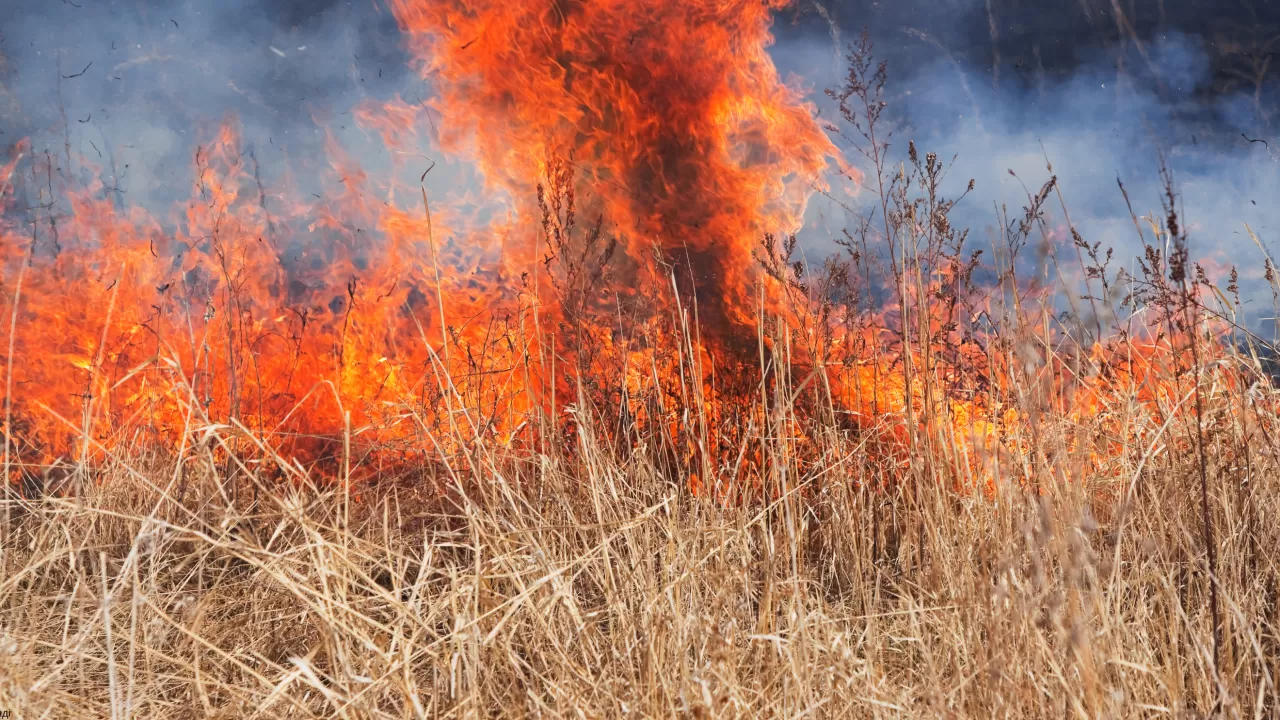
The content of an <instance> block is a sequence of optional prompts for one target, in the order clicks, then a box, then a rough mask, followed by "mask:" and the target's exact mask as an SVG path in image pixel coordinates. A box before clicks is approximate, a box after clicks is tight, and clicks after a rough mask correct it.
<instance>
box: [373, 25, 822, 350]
mask: <svg viewBox="0 0 1280 720" xmlns="http://www.w3.org/2000/svg"><path fill="white" fill-rule="evenodd" d="M783 4H785V3H781V2H778V0H770V1H769V2H761V0H693V1H690V2H672V1H671V0H603V1H598V0H593V1H591V2H562V1H559V0H557V1H550V2H502V1H500V0H444V1H442V2H424V1H422V0H393V1H392V3H391V5H392V8H393V10H394V12H395V15H396V18H397V19H398V20H399V22H400V25H401V27H402V28H403V30H404V31H405V33H406V35H407V36H408V38H409V42H410V47H411V48H412V49H413V51H414V52H415V54H416V55H417V57H418V58H419V59H420V61H421V67H422V73H423V76H424V77H425V78H426V79H427V80H428V81H429V82H430V83H431V84H432V86H433V87H434V89H435V91H436V100H435V105H434V106H435V108H436V109H437V110H438V111H439V113H440V114H441V115H442V116H443V117H444V125H445V127H446V130H445V133H444V137H443V138H442V141H443V143H444V145H445V147H446V148H447V149H450V150H453V151H455V152H470V153H474V156H475V158H476V159H477V161H478V163H479V165H480V167H481V169H482V171H483V172H484V174H485V177H486V178H487V179H488V181H489V182H490V183H492V184H493V185H495V186H497V187H501V188H503V189H506V190H508V191H510V192H511V194H512V195H513V196H515V197H521V198H528V197H531V196H532V194H533V193H532V190H533V184H534V183H536V182H537V181H538V179H539V178H542V177H544V176H545V175H546V174H547V164H548V162H549V161H552V160H559V161H562V162H566V163H569V164H570V165H571V166H572V167H573V168H576V169H577V170H578V171H579V174H580V178H579V179H580V180H581V186H582V187H583V188H586V189H587V192H589V193H590V196H591V200H592V202H591V204H590V208H589V211H590V212H592V213H597V214H601V215H603V217H604V218H605V220H606V222H608V223H609V226H610V229H611V230H612V231H613V232H614V233H616V234H617V235H618V237H620V238H621V239H622V241H623V243H624V245H625V248H626V250H627V257H628V259H629V261H630V265H631V267H628V268H627V269H626V270H625V272H626V273H627V274H628V277H625V278H623V280H624V282H623V283H622V287H631V288H635V287H638V286H642V285H643V286H647V287H652V288H655V289H656V288H661V287H664V286H666V285H669V284H670V279H669V277H668V276H667V275H668V272H669V270H668V271H666V272H664V271H663V270H661V269H657V268H655V267H654V266H653V265H654V262H653V261H654V252H653V251H654V250H657V251H659V252H658V255H659V259H660V260H664V261H666V262H668V263H670V264H672V265H674V266H675V267H676V268H677V270H676V272H675V275H676V277H677V280H678V281H679V282H682V283H688V284H687V285H685V286H684V287H685V288H686V289H687V290H689V291H691V292H692V294H693V295H694V296H695V297H696V299H697V301H698V308H699V311H700V314H701V318H702V319H703V321H704V322H703V325H704V326H705V327H706V328H708V332H711V333H714V334H715V336H716V337H717V339H719V340H724V341H726V342H727V341H729V340H730V339H731V338H734V339H738V340H741V339H742V336H743V335H745V336H746V337H750V334H751V333H750V331H749V330H748V328H749V327H750V326H751V324H752V323H754V320H755V317H754V315H755V310H754V305H755V303H754V302H753V300H752V292H751V288H752V285H753V277H752V268H753V267H754V266H755V263H754V262H753V259H752V249H753V248H755V247H756V246H757V245H758V243H759V239H760V237H761V235H762V234H763V233H766V232H791V231H794V230H795V229H797V228H798V227H799V225H800V217H801V214H802V213H803V210H804V204H805V200H806V199H807V196H808V193H809V192H810V191H811V189H812V188H813V187H815V186H816V185H818V184H820V183H821V182H822V178H823V172H824V171H825V170H826V168H827V165H828V162H829V161H830V160H831V158H832V156H833V155H834V147H833V145H832V144H831V142H830V140H829V139H828V138H827V137H826V135H825V134H824V132H823V131H822V128H821V127H820V126H819V125H818V123H817V122H816V121H815V119H814V110H813V108H812V107H810V106H808V105H807V104H805V103H803V102H802V101H801V97H800V95H799V94H798V93H797V92H796V91H795V90H793V89H791V88H789V87H787V86H786V85H784V84H783V83H782V82H781V81H780V80H779V78H778V73H777V71H776V69H775V67H774V64H773V61H772V60H771V58H770V57H769V55H768V53H767V52H766V48H767V47H768V45H769V44H770V42H771V36H770V34H769V26H770V21H771V10H772V9H776V8H777V7H780V6H781V5H783ZM690 285H691V287H690Z"/></svg>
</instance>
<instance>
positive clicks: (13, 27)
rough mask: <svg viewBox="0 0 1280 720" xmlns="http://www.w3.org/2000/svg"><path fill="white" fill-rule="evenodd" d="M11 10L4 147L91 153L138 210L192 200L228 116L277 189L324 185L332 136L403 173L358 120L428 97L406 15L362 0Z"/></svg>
mask: <svg viewBox="0 0 1280 720" xmlns="http://www.w3.org/2000/svg"><path fill="white" fill-rule="evenodd" d="M14 2H16V7H14V8H13V9H12V11H9V12H8V15H9V17H8V18H7V19H6V21H5V23H4V25H3V30H2V33H3V37H0V110H3V111H4V117H3V122H0V133H3V134H0V145H7V144H11V143H13V142H15V141H17V140H18V139H20V138H23V137H26V138H29V139H30V140H31V142H32V145H33V149H34V150H35V151H36V152H37V153H42V152H44V151H45V150H48V151H49V152H50V154H51V156H52V157H54V158H61V162H60V163H59V165H58V166H57V168H56V169H57V170H59V171H66V170H67V168H63V167H62V166H63V165H66V164H68V162H69V160H68V155H70V156H73V157H82V158H86V159H87V160H88V161H89V162H92V163H95V164H97V165H99V166H100V167H102V168H104V169H105V172H106V174H107V175H108V176H109V177H108V179H107V184H108V185H109V186H114V187H116V188H118V190H119V192H120V194H121V195H122V197H124V198H125V199H126V200H127V202H128V203H130V204H135V205H145V206H148V207H152V208H158V207H163V206H165V205H167V204H169V203H172V202H174V201H175V200H178V199H180V198H182V197H183V196H184V195H185V194H187V193H188V192H189V187H190V182H191V180H192V167H193V160H192V158H193V155H194V152H195V150H196V148H197V147H198V145H199V144H200V143H201V142H207V141H208V140H209V139H210V137H211V136H212V135H213V134H214V133H215V132H216V130H217V128H218V126H219V125H220V124H221V123H223V122H224V121H227V120H231V121H232V122H233V124H234V125H235V127H236V129H237V131H238V132H239V134H240V135H241V138H242V143H243V147H244V148H245V149H246V150H247V151H249V152H252V153H253V154H254V156H255V158H256V159H257V160H258V161H259V163H260V165H261V168H262V173H263V175H264V180H266V181H274V180H277V179H279V178H280V177H281V176H283V175H285V174H286V173H288V174H290V175H292V176H293V177H295V178H297V179H298V180H299V182H298V189H299V190H305V191H308V192H317V191H318V188H316V187H313V186H312V185H313V184H314V183H310V178H311V177H312V176H313V175H314V173H315V172H316V171H317V170H318V169H320V168H323V167H324V165H325V153H324V144H325V137H326V136H325V133H326V131H328V132H331V133H333V135H334V136H335V137H336V138H337V139H338V140H339V142H340V144H341V145H342V146H343V147H345V148H347V149H348V150H350V151H352V152H353V153H354V154H355V155H356V157H358V159H359V160H360V161H361V163H362V164H363V165H364V167H365V169H366V170H368V171H369V172H370V173H371V174H374V173H390V172H392V171H393V169H392V167H391V166H392V164H391V163H390V162H389V157H388V154H387V151H386V149H385V148H380V147H379V146H378V145H379V144H378V143H376V142H372V141H371V138H370V137H369V133H366V132H361V131H360V130H359V129H358V128H357V123H356V122H354V117H353V115H352V113H353V112H354V110H355V109H356V108H358V107H359V106H360V105H361V103H362V102H365V101H377V102H385V101H386V100H388V99H390V98H392V97H394V96H396V95H399V96H401V97H403V98H404V99H405V101H406V102H407V103H413V102H416V101H417V100H419V99H421V98H424V97H426V95H427V93H428V92H429V88H426V87H424V86H423V84H422V83H421V82H420V81H419V80H417V79H416V78H415V77H413V76H412V75H411V74H410V73H409V71H408V60H407V58H406V56H405V54H404V51H403V48H402V44H401V42H400V38H399V33H398V31H397V28H396V25H395V22H394V19H393V18H392V17H390V15H389V14H388V13H386V12H385V11H382V10H380V9H379V8H378V7H377V6H376V5H375V4H373V3H372V2H366V1H364V0H360V1H352V0H321V1H319V2H310V1H308V2H301V1H299V0H227V1H226V2H217V3H211V2H196V1H193V0H153V1H149V2H145V3H144V2H138V3H134V2H126V1H124V0H105V1H103V0H99V1H95V0H54V1H48V0H14ZM11 4H14V3H11ZM375 139H376V138H375ZM422 154H424V155H425V154H427V153H426V152H423V153H422ZM70 164H71V165H72V166H73V167H72V168H71V170H72V172H73V173H75V172H78V171H79V170H78V168H76V167H75V166H76V165H77V163H75V162H70ZM423 164H424V165H425V164H427V162H425V161H424V163H423ZM420 172H421V169H419V170H418V171H417V172H414V171H413V170H412V169H405V170H404V171H403V174H404V177H405V178H408V177H409V176H410V175H412V176H413V177H415V178H416V177H417V176H418V174H419V173H420ZM446 174H447V173H445V172H444V171H443V170H442V171H441V172H433V173H432V176H431V178H429V180H430V181H432V182H437V183H438V182H440V181H441V178H442V177H444V176H445V175H446ZM415 184H416V183H415Z"/></svg>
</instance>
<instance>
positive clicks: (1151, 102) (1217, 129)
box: [774, 2, 1280, 337]
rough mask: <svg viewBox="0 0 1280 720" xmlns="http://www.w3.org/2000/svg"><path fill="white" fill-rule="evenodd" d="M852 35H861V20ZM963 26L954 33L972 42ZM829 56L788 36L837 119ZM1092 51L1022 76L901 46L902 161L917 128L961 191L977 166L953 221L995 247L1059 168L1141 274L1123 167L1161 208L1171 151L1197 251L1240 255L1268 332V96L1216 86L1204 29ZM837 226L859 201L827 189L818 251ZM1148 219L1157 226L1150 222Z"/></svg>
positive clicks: (1138, 202)
mask: <svg viewBox="0 0 1280 720" xmlns="http://www.w3.org/2000/svg"><path fill="white" fill-rule="evenodd" d="M973 5H975V6H976V7H974V8H972V9H971V12H978V13H983V14H985V9H984V8H983V7H982V3H976V2H975V3H973ZM957 18H958V16H955V17H953V18H952V19H953V20H955V25H956V26H957V27H964V26H965V23H964V22H961V21H959V20H958V19H957ZM909 30H910V29H908V30H906V31H904V30H903V29H902V28H897V29H896V33H893V32H890V31H889V30H883V31H882V32H881V33H880V35H879V36H876V35H873V36H872V40H873V41H874V42H878V43H879V45H880V46H881V47H883V46H890V47H891V48H897V49H898V50H899V52H898V53H897V54H898V55H902V54H903V53H902V52H901V45H902V44H903V43H904V42H909V41H912V40H915V41H919V40H920V37H919V36H918V35H916V36H913V35H911V34H910V32H909ZM844 36H845V38H846V39H853V37H852V34H851V33H848V32H846V33H844ZM958 36H959V33H956V34H955V36H953V37H952V38H950V41H951V42H955V43H958V44H960V45H961V46H964V41H962V40H961V39H959V37H958ZM968 42H969V43H974V42H990V41H989V39H987V38H985V37H983V38H982V39H981V40H977V39H973V38H970V39H969V40H968ZM939 47H941V43H939ZM935 50H937V48H935ZM832 54H833V53H832V48H831V40H830V37H829V36H828V35H826V34H824V33H821V32H820V29H819V28H812V27H811V28H809V29H808V31H807V32H805V33H798V34H794V35H792V36H791V37H788V38H786V39H783V40H782V41H781V42H780V43H779V46H778V47H777V48H776V50H775V53H774V55H775V57H776V58H777V60H778V63H779V65H780V66H781V67H783V68H785V69H788V70H791V71H793V72H795V73H797V74H798V75H799V76H800V77H802V78H803V82H804V83H806V85H807V86H808V87H809V88H810V89H811V95H812V96H813V97H814V98H815V101H816V102H818V103H819V105H820V106H821V113H822V115H823V116H824V117H825V118H828V119H830V120H836V119H837V113H836V108H835V107H834V104H833V103H832V102H831V101H830V100H829V99H826V98H822V97H821V92H820V91H821V90H822V89H824V88H838V87H839V86H840V84H841V82H842V78H841V77H840V75H839V74H838V73H837V71H836V69H835V68H834V67H833V66H834V63H833V62H832V60H831V58H832ZM888 54H889V55H890V56H891V57H892V56H893V55H894V53H893V52H890V53H888ZM877 55H878V56H879V57H884V54H883V53H880V52H877ZM1080 55H1081V57H1079V58H1078V59H1077V60H1076V62H1074V63H1073V67H1072V69H1071V71H1070V72H1067V73H1057V74H1053V73H1045V74H1041V75H1037V74H1036V73H1035V72H1033V71H1028V72H1026V73H1024V74H1023V75H1021V76H1019V75H1017V74H1015V72H1012V71H1016V70H1017V68H1008V70H1009V71H1010V72H1006V73H1005V76H1004V80H1003V81H1002V82H1000V84H999V85H998V86H997V85H996V83H995V82H994V81H993V72H992V69H991V67H990V66H985V65H984V66H979V65H975V64H973V63H970V62H967V61H964V60H962V59H961V54H959V53H950V52H942V51H941V50H938V52H936V53H935V57H934V58H933V59H932V60H931V61H929V62H924V63H919V64H916V65H914V66H906V67H903V66H897V65H894V64H893V62H892V60H891V61H890V65H889V68H888V73H889V85H888V86H887V88H886V98H887V100H888V102H889V106H888V107H887V108H886V115H885V117H886V123H885V125H886V127H885V128H883V130H888V129H892V131H893V140H892V148H891V156H892V161H893V163H896V162H897V161H899V160H905V155H906V147H907V142H908V140H914V141H915V143H916V145H917V146H918V147H919V148H920V150H921V152H925V151H933V152H936V153H938V155H939V157H940V158H942V159H943V160H945V161H948V162H950V163H951V168H952V169H951V171H950V173H949V181H948V183H947V185H946V188H947V190H948V192H949V193H950V195H952V196H955V195H958V194H959V193H960V192H962V191H963V190H964V187H965V185H966V184H967V183H968V181H969V180H970V179H973V180H974V181H975V184H976V187H975V190H974V192H972V193H970V194H969V195H968V196H967V198H966V199H965V201H964V202H963V203H962V204H961V205H960V206H959V207H958V208H957V210H956V212H955V213H953V216H952V220H953V222H955V223H957V224H960V225H962V226H967V227H970V228H972V230H973V231H974V233H973V235H972V239H971V241H970V242H971V244H972V247H973V248H975V249H985V250H986V251H987V252H988V253H989V252H990V251H991V238H992V237H993V236H994V235H996V234H997V231H998V227H999V225H1000V223H1001V221H1002V218H1004V217H1005V214H1006V212H1007V217H1008V218H1009V219H1017V218H1020V217H1021V215H1022V212H1021V211H1022V208H1023V207H1024V206H1026V205H1027V204H1028V199H1029V198H1028V195H1029V194H1034V193H1036V192H1037V191H1038V190H1039V189H1040V187H1041V186H1042V185H1043V183H1044V182H1045V181H1047V180H1048V179H1049V178H1050V177H1051V176H1056V177H1057V179H1058V186H1059V188H1060V189H1061V191H1062V193H1063V196H1064V199H1065V201H1066V211H1067V212H1068V213H1069V214H1070V220H1071V224H1072V225H1073V226H1074V227H1075V228H1076V229H1077V230H1078V231H1079V232H1080V233H1081V235H1082V236H1083V237H1084V238H1085V240H1087V241H1088V242H1090V243H1095V242H1100V243H1101V247H1102V248H1104V249H1105V248H1114V258H1115V260H1114V261H1113V264H1112V266H1111V269H1112V270H1113V271H1114V270H1116V269H1119V267H1120V266H1121V265H1123V266H1124V267H1126V268H1127V269H1129V270H1131V271H1135V272H1136V267H1135V262H1134V259H1135V258H1136V257H1137V256H1139V255H1140V254H1141V252H1142V248H1141V245H1140V241H1139V239H1138V235H1137V231H1136V230H1135V228H1134V223H1133V221H1132V219H1131V216H1130V213H1129V208H1128V206H1127V205H1126V202H1125V198H1124V195H1123V194H1122V193H1121V190H1120V188H1119V186H1118V183H1117V181H1119V182H1122V183H1123V184H1124V187H1125V190H1127V192H1128V194H1129V198H1130V200H1131V201H1132V204H1133V210H1134V211H1135V212H1136V213H1137V214H1138V215H1139V216H1140V217H1141V216H1150V217H1153V218H1155V219H1160V218H1161V217H1162V211H1161V199H1162V195H1163V186H1162V181H1161V177H1160V173H1159V170H1160V167H1161V162H1162V159H1163V161H1164V163H1166V165H1167V167H1168V168H1169V169H1170V170H1171V171H1172V173H1173V178H1174V181H1175V183H1176V189H1177V191H1178V192H1179V202H1180V206H1179V208H1178V210H1179V213H1180V216H1181V217H1182V220H1183V222H1184V224H1185V225H1186V227H1187V228H1188V229H1189V235H1190V242H1191V251H1192V256H1193V258H1195V259H1203V260H1204V261H1205V263H1204V264H1205V267H1206V270H1207V271H1208V272H1209V276H1210V277H1211V278H1212V279H1214V280H1215V281H1217V282H1218V285H1219V287H1220V288H1224V289H1225V288H1226V286H1227V284H1228V280H1227V277H1226V276H1227V273H1228V270H1227V268H1228V267H1229V266H1235V267H1236V268H1237V269H1238V272H1239V276H1240V286H1241V295H1242V310H1243V313H1244V319H1245V322H1247V323H1248V325H1249V326H1250V327H1251V328H1253V329H1255V330H1259V331H1262V329H1263V328H1264V327H1265V328H1272V327H1274V324H1273V323H1272V321H1270V319H1269V318H1270V317H1271V316H1273V315H1274V314H1275V313H1274V312H1273V308H1272V302H1271V291H1270V287H1269V284H1268V283H1267V282H1266V281H1265V280H1264V278H1263V275H1264V269H1263V268H1264V255H1263V251H1262V250H1260V249H1259V247H1258V244H1257V243H1255V241H1254V240H1253V239H1252V238H1251V237H1250V235H1249V232H1248V230H1247V229H1246V226H1247V227H1248V228H1249V229H1252V230H1253V231H1254V233H1256V234H1257V237H1258V240H1259V241H1261V243H1262V245H1263V247H1265V248H1266V252H1267V253H1269V254H1270V256H1271V257H1272V258H1275V257H1277V246H1276V240H1277V236H1278V235H1280V208H1277V207H1276V206H1275V204H1274V203H1273V202H1271V200H1270V198H1272V197H1275V195H1276V193H1277V191H1278V190H1280V184H1278V182H1277V180H1278V171H1280V163H1278V161H1280V146H1277V145H1276V144H1275V143H1273V142H1271V140H1270V138H1269V137H1267V136H1265V135H1264V136H1261V137H1259V136H1258V135H1257V134H1256V133H1258V132H1259V131H1258V125H1259V117H1258V115H1259V113H1258V109H1259V106H1260V105H1263V104H1265V100H1264V102H1263V103H1260V102H1259V100H1258V98H1257V97H1256V96H1254V95H1253V94H1251V93H1248V92H1244V91H1243V90H1237V91H1227V92H1222V91H1221V90H1220V88H1217V87H1214V86H1213V82H1214V70H1213V62H1212V59H1211V57H1210V48H1209V47H1208V46H1207V43H1206V41H1205V40H1203V39H1202V38H1200V37H1197V36H1194V35H1184V34H1178V33H1175V32H1166V33H1163V34H1161V35H1158V36H1155V37H1152V38H1149V39H1148V41H1147V42H1145V43H1144V44H1143V47H1142V48H1141V49H1140V50H1139V48H1137V47H1136V46H1133V45H1130V46H1129V47H1127V48H1090V49H1089V50H1087V51H1086V50H1083V49H1082V50H1081V51H1080ZM917 56H919V53H917ZM986 60H987V61H989V60H990V58H986ZM1121 68H1126V69H1123V70H1122V69H1121ZM1265 92H1268V93H1270V92H1272V91H1271V90H1270V89H1267V90H1266V91H1265ZM847 150H848V151H849V152H850V154H851V157H854V156H856V154H854V153H853V152H852V150H849V149H847ZM1050 166H1051V167H1052V170H1050V169H1049V167H1050ZM872 201H873V198H872V197H871V194H870V192H869V191H867V190H864V191H863V192H862V193H861V194H860V196H859V198H858V200H857V201H856V202H855V205H859V206H860V207H859V208H856V209H860V210H867V209H869V208H870V206H871V204H873V203H872ZM1046 210H1047V213H1046V217H1047V219H1048V221H1049V223H1050V225H1051V226H1056V228H1058V230H1059V232H1058V234H1057V237H1056V238H1055V239H1056V241H1057V246H1056V247H1055V251H1056V253H1057V255H1058V260H1059V265H1060V267H1061V268H1063V272H1064V273H1072V272H1073V271H1074V277H1075V279H1078V278H1079V277H1080V276H1082V274H1083V271H1082V270H1081V268H1080V264H1079V259H1078V256H1077V254H1076V251H1075V249H1074V247H1072V246H1071V244H1070V242H1069V235H1067V233H1066V232H1065V229H1066V223H1065V218H1064V212H1063V210H1062V209H1061V207H1060V205H1059V203H1058V202H1057V198H1056V196H1054V197H1052V198H1051V201H1050V202H1049V203H1047V205H1046ZM841 227H852V218H850V217H849V216H848V213H846V212H845V210H844V209H843V208H842V207H840V206H839V205H837V204H836V203H833V202H828V201H826V200H824V199H822V198H819V199H818V200H817V201H815V203H814V204H813V206H812V207H811V209H810V214H809V217H808V229H807V232H806V233H805V234H804V238H803V239H804V240H805V241H806V246H807V248H808V249H809V250H810V252H811V254H812V255H815V256H816V255H821V254H826V253H828V252H830V251H831V250H832V249H833V246H832V244H831V243H830V242H828V241H825V240H824V239H823V238H825V237H830V236H833V235H835V234H836V233H838V232H839V230H840V228H841ZM1144 229H1146V230H1147V238H1148V240H1150V239H1151V237H1152V236H1151V234H1150V231H1149V228H1144ZM1032 255H1033V253H1028V257H1031V256H1032ZM1032 269H1033V270H1035V271H1038V272H1044V273H1048V272H1050V264H1049V263H1048V262H1046V261H1045V259H1044V258H1043V257H1041V258H1039V259H1036V260H1035V262H1034V263H1033V268H1032ZM1081 287H1082V286H1081ZM1272 334H1273V333H1272V332H1270V331H1267V332H1266V334H1265V336H1266V337H1270V336H1271V335H1272Z"/></svg>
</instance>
